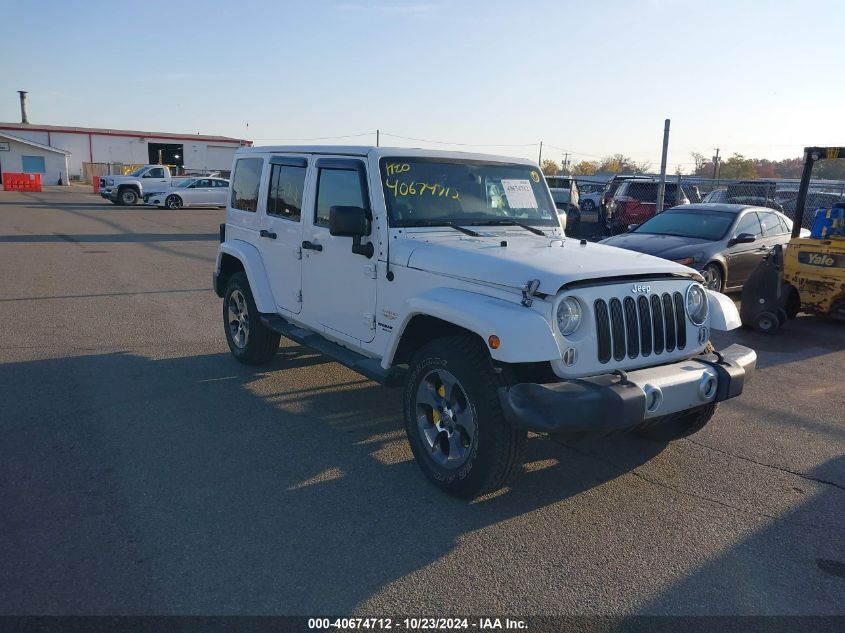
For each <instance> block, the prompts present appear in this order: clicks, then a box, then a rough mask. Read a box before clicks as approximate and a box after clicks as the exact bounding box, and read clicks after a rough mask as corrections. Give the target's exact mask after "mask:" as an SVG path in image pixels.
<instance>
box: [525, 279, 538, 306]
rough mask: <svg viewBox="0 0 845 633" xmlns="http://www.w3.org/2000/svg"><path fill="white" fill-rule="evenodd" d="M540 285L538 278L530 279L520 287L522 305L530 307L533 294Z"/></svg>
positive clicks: (532, 301)
mask: <svg viewBox="0 0 845 633" xmlns="http://www.w3.org/2000/svg"><path fill="white" fill-rule="evenodd" d="M539 287H540V280H539V279H532V280H530V281H529V282H528V283H527V284H525V286H523V288H522V305H524V306H525V307H526V308H530V307H531V304H532V303H534V296H535V295H536V294H537V289H538V288H539Z"/></svg>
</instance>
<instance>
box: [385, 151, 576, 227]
mask: <svg viewBox="0 0 845 633" xmlns="http://www.w3.org/2000/svg"><path fill="white" fill-rule="evenodd" d="M381 177H382V185H383V188H384V199H385V202H386V203H387V212H388V216H389V217H390V224H391V226H444V225H447V224H449V223H452V224H462V225H470V226H472V225H484V224H507V223H508V222H519V223H522V224H531V225H540V226H560V221H559V220H558V217H557V212H556V210H555V206H554V203H553V202H552V200H551V198H550V197H549V192H548V189H547V188H546V184H545V181H544V180H543V177H542V175H541V174H540V172H539V170H537V169H535V168H533V167H531V166H530V165H508V164H500V163H486V162H475V161H459V160H453V161H448V160H440V159H428V158H400V157H397V158H383V159H382V161H381Z"/></svg>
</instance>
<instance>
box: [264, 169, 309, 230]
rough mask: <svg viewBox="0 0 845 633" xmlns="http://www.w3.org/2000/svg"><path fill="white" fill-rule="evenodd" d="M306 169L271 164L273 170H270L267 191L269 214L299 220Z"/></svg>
mask: <svg viewBox="0 0 845 633" xmlns="http://www.w3.org/2000/svg"><path fill="white" fill-rule="evenodd" d="M307 171H308V169H307V168H306V167H292V166H290V165H273V171H272V172H270V190H269V191H268V192H267V213H268V214H269V215H275V216H277V217H280V218H285V219H286V220H293V221H294V222H299V218H300V217H301V216H302V192H303V191H304V189H305V173H306V172H307Z"/></svg>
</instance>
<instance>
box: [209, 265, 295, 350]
mask: <svg viewBox="0 0 845 633" xmlns="http://www.w3.org/2000/svg"><path fill="white" fill-rule="evenodd" d="M236 291H238V292H240V293H241V294H242V295H243V297H244V299H245V300H246V304H247V314H248V318H249V333H248V335H247V337H246V345H245V346H244V347H240V346H239V345H238V344H237V343H236V342H235V341H234V339H233V336H232V333H231V331H230V328H229V302H230V301H232V297H233V294H234V293H235V292H236ZM223 330H224V332H225V333H226V342H227V343H228V344H229V350H230V351H231V352H232V356H234V357H235V359H236V360H238V361H239V362H241V363H243V364H244V365H263V364H264V363H266V362H268V361H270V360H271V359H272V358H273V357H274V356H275V355H276V352H277V351H278V350H279V341H280V340H281V336H280V335H279V334H278V333H277V332H274V331H273V330H271V329H270V328H268V327H267V326H266V325H264V324H263V323H262V322H261V319H260V317H259V313H258V308H257V307H256V306H255V299H254V298H253V296H252V289H251V288H250V287H249V281H247V278H246V273H244V272H237V273H235V274H233V275H232V276H231V277H229V280H228V281H227V282H226V290H225V291H224V292H223Z"/></svg>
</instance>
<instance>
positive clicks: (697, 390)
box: [499, 345, 757, 434]
mask: <svg viewBox="0 0 845 633" xmlns="http://www.w3.org/2000/svg"><path fill="white" fill-rule="evenodd" d="M756 364H757V354H756V353H755V352H754V350H752V349H749V348H747V347H744V346H742V345H731V346H730V347H728V348H726V349H725V350H723V351H722V352H716V353H713V354H703V355H701V356H696V357H694V358H690V359H687V360H684V361H681V362H678V363H672V364H669V365H661V366H659V367H649V368H647V369H639V370H636V371H629V372H627V374H626V373H624V372H619V373H617V374H604V375H601V376H593V377H591V378H581V379H577V380H567V381H561V382H555V383H550V384H544V385H540V384H535V383H520V384H517V385H513V386H512V387H510V388H509V389H508V388H502V389H500V390H499V399H500V401H501V404H502V409H503V411H504V414H505V417H506V419H507V420H508V422H509V423H510V424H511V426H513V427H514V428H517V429H524V430H527V431H536V432H539V433H599V434H601V433H606V432H609V431H613V430H617V429H625V428H633V427H637V426H640V425H642V424H643V423H645V422H647V421H649V420H653V419H654V418H660V417H663V416H667V415H671V414H673V413H679V412H682V411H686V410H690V409H695V408H698V407H701V406H703V405H707V404H709V403H712V402H721V401H723V400H727V399H729V398H734V397H736V396H738V395H739V394H741V393H742V389H743V387H744V385H745V382H746V381H747V380H749V379H750V378H751V375H752V374H753V373H754V368H755V366H756Z"/></svg>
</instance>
